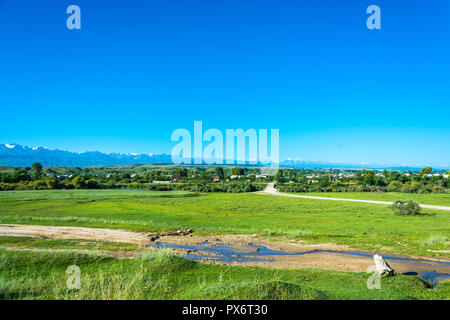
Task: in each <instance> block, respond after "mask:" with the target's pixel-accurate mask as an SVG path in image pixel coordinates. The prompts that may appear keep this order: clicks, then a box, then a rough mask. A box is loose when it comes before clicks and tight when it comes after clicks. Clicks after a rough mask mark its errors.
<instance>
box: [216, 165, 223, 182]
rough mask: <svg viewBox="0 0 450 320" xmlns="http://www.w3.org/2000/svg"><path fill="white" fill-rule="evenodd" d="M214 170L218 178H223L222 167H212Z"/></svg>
mask: <svg viewBox="0 0 450 320" xmlns="http://www.w3.org/2000/svg"><path fill="white" fill-rule="evenodd" d="M214 172H215V174H216V176H218V177H219V178H220V179H223V177H224V176H225V171H224V170H223V168H222V167H216V168H215V169H214Z"/></svg>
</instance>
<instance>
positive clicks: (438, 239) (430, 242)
mask: <svg viewBox="0 0 450 320" xmlns="http://www.w3.org/2000/svg"><path fill="white" fill-rule="evenodd" d="M447 240H448V238H447V237H445V236H443V235H441V234H433V235H431V236H430V237H428V238H427V239H425V240H424V241H422V244H423V245H424V246H428V247H431V246H435V245H442V244H444V243H445V242H446V241H447Z"/></svg>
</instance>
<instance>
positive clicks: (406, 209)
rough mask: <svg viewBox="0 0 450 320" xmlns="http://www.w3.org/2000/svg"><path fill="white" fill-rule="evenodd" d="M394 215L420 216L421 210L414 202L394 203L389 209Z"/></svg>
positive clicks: (398, 201)
mask: <svg viewBox="0 0 450 320" xmlns="http://www.w3.org/2000/svg"><path fill="white" fill-rule="evenodd" d="M390 208H391V210H392V211H394V213H395V214H399V215H420V214H422V208H421V207H420V206H419V204H418V203H417V202H415V201H412V200H409V201H400V200H397V201H395V202H394V203H393V204H392V206H391V207H390Z"/></svg>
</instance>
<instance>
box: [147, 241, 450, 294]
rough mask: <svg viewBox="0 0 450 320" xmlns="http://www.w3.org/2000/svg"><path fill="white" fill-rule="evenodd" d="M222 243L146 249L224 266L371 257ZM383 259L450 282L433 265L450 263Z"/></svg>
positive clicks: (161, 244) (162, 244)
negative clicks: (337, 256) (320, 257)
mask: <svg viewBox="0 0 450 320" xmlns="http://www.w3.org/2000/svg"><path fill="white" fill-rule="evenodd" d="M221 242H222V241H221V240H219V239H217V240H216V241H215V242H209V241H208V240H206V241H204V242H202V243H199V244H198V245H182V244H173V243H165V242H156V243H155V244H151V245H149V246H150V247H156V248H170V249H183V250H187V251H188V253H187V255H186V256H184V257H185V258H186V259H189V260H194V261H217V262H221V263H224V264H233V263H246V262H274V260H273V259H271V257H273V256H301V255H312V254H318V253H333V254H340V255H353V256H360V257H367V258H371V259H372V258H373V254H370V253H366V252H358V251H333V250H316V251H307V252H294V253H291V252H283V251H277V250H272V249H269V248H267V247H265V246H259V245H247V246H231V245H222V244H221ZM383 257H384V258H385V259H386V260H387V261H388V263H389V260H393V261H399V262H405V263H409V267H411V268H412V269H414V266H416V269H417V270H418V271H417V272H413V271H412V272H407V273H404V274H409V275H419V276H420V277H421V278H422V279H424V280H427V281H429V282H431V283H432V284H433V285H434V286H436V285H438V284H439V281H442V280H444V279H445V280H446V279H450V273H439V272H436V271H435V270H433V264H439V265H447V266H449V272H450V262H445V261H432V260H425V259H414V258H404V257H397V256H389V255H383ZM427 268H429V269H430V270H427V271H424V269H427Z"/></svg>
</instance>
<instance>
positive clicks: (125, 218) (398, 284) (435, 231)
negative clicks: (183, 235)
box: [0, 190, 450, 299]
mask: <svg viewBox="0 0 450 320" xmlns="http://www.w3.org/2000/svg"><path fill="white" fill-rule="evenodd" d="M339 196H342V194H339ZM398 196H401V194H399V195H398ZM421 196H423V197H426V196H435V195H421ZM430 198H433V200H432V201H434V202H433V204H444V203H441V202H439V200H438V199H437V198H434V197H430ZM424 200H427V199H426V198H424ZM424 212H425V213H426V214H425V215H423V216H397V215H395V214H393V213H392V211H391V210H390V209H389V208H388V206H386V205H376V204H366V203H352V202H334V201H332V202H330V201H320V200H311V199H301V198H290V197H280V196H269V195H257V194H222V193H211V194H191V193H186V192H150V191H118V190H55V191H8V192H0V223H17V224H34V225H59V226H84V227H105V228H123V229H128V230H132V231H165V230H173V229H179V228H190V229H193V230H194V232H195V234H217V235H220V234H227V233H247V234H249V233H256V234H257V235H259V236H260V237H265V238H270V239H273V240H278V241H280V240H281V241H288V240H296V241H305V242H310V243H321V242H327V243H337V244H346V245H349V246H351V247H354V248H362V249H369V250H377V251H378V250H380V251H384V252H396V253H408V254H415V255H424V256H425V255H428V256H439V255H440V256H447V257H449V256H450V255H449V254H447V253H437V252H430V251H429V250H430V249H433V250H443V249H448V248H449V238H450V228H449V222H450V212H448V211H438V210H435V211H433V210H424ZM56 249H58V250H56ZM80 249H81V250H83V253H80V252H79V251H80ZM118 250H119V251H130V250H134V251H136V250H140V248H139V247H136V246H133V245H126V244H114V243H95V244H94V245H90V244H88V243H84V242H83V241H80V240H49V239H31V238H14V237H0V270H1V274H0V299H449V298H450V283H449V282H444V283H442V284H440V285H439V286H438V287H436V288H434V289H432V288H431V287H430V286H429V285H428V284H427V283H426V282H424V281H422V280H420V279H419V278H418V277H416V276H395V277H392V278H383V279H382V289H381V290H369V289H367V287H366V280H367V278H368V276H369V275H368V274H366V273H351V272H337V271H327V270H311V269H301V270H281V269H276V270H275V269H266V268H258V267H238V266H233V267H230V266H220V265H205V264H200V263H196V262H192V261H187V260H184V259H182V258H178V257H173V256H171V254H169V253H168V252H166V251H161V252H159V253H155V251H152V250H150V249H147V250H148V251H145V252H144V254H143V255H142V257H141V258H135V259H115V258H111V257H106V256H104V254H100V252H105V251H106V252H108V251H118ZM85 251H89V252H90V253H89V254H87V253H86V252H85ZM73 264H75V265H78V266H79V267H80V268H81V271H82V289H81V290H72V291H70V290H68V289H67V288H66V280H67V277H68V275H67V274H66V272H65V271H66V268H67V267H68V266H69V265H73Z"/></svg>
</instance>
